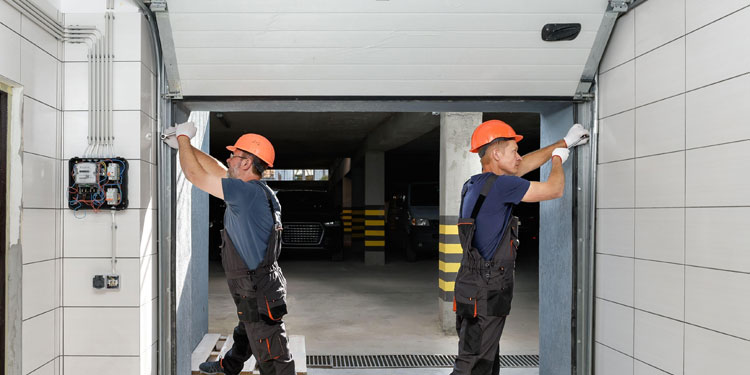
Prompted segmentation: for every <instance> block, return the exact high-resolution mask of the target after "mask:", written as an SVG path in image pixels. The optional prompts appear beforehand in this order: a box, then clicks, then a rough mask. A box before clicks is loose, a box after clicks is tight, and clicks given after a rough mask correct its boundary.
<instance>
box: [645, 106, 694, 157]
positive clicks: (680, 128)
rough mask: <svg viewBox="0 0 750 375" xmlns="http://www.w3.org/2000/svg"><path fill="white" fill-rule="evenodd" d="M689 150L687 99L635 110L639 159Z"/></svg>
mask: <svg viewBox="0 0 750 375" xmlns="http://www.w3.org/2000/svg"><path fill="white" fill-rule="evenodd" d="M684 148H685V95H678V96H675V97H672V98H669V99H665V100H660V101H658V102H654V103H652V104H649V105H646V106H643V107H638V108H636V110H635V156H636V157H641V156H647V155H653V154H661V153H666V152H674V151H680V150H683V149H684Z"/></svg>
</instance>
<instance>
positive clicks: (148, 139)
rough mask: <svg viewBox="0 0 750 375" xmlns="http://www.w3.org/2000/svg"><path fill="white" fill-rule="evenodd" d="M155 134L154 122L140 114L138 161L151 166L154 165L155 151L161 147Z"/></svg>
mask: <svg viewBox="0 0 750 375" xmlns="http://www.w3.org/2000/svg"><path fill="white" fill-rule="evenodd" d="M158 136H159V135H158V134H156V120H154V119H152V118H151V117H149V116H148V115H146V114H145V113H143V112H141V137H140V139H139V143H140V145H141V154H140V159H141V160H144V161H147V162H149V163H151V164H156V150H157V148H158V147H159V146H161V141H160V139H159V138H158Z"/></svg>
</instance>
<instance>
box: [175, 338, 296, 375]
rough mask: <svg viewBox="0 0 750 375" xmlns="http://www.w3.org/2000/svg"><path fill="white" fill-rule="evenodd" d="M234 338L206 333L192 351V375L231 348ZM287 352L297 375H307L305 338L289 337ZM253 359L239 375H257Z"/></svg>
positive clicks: (198, 372)
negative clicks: (201, 366)
mask: <svg viewBox="0 0 750 375" xmlns="http://www.w3.org/2000/svg"><path fill="white" fill-rule="evenodd" d="M233 343H234V338H233V337H232V335H231V334H230V335H226V336H224V335H220V334H218V333H207V334H205V335H204V336H203V339H202V340H201V342H200V343H199V344H198V346H196V347H195V350H193V354H192V357H191V361H190V362H191V363H190V368H191V371H192V373H193V374H194V375H198V374H200V373H201V372H200V370H198V366H199V365H200V364H201V363H203V362H205V361H216V360H217V358H220V357H223V356H224V354H225V353H226V352H227V351H229V349H231V348H232V344H233ZM289 350H290V351H291V352H292V358H294V366H295V370H296V372H297V375H307V352H306V349H305V336H300V335H290V336H289ZM256 365H257V364H256V361H255V357H251V358H250V359H249V360H248V361H247V362H245V367H244V368H243V369H242V372H240V375H252V374H259V372H258V369H257V366H256Z"/></svg>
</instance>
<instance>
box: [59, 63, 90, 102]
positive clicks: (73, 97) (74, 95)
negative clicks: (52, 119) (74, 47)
mask: <svg viewBox="0 0 750 375" xmlns="http://www.w3.org/2000/svg"><path fill="white" fill-rule="evenodd" d="M63 74H64V75H65V85H64V87H63V109H64V110H66V111H86V110H88V109H89V97H88V95H89V91H88V90H89V89H88V87H89V67H88V65H87V63H83V62H66V63H63Z"/></svg>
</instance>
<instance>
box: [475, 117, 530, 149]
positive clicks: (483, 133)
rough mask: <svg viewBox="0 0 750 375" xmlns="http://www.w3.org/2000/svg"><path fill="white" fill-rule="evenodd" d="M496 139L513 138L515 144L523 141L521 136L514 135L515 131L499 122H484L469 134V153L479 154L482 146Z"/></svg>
mask: <svg viewBox="0 0 750 375" xmlns="http://www.w3.org/2000/svg"><path fill="white" fill-rule="evenodd" d="M497 138H513V139H515V140H516V142H519V141H521V140H522V139H523V136H522V135H518V134H516V131H515V130H513V128H511V127H510V125H508V124H506V123H504V122H502V121H500V120H489V121H485V122H483V123H481V124H479V126H477V128H476V129H474V133H472V134H471V150H470V151H471V152H479V149H480V148H482V146H484V145H486V144H488V143H490V142H492V141H494V140H495V139H497Z"/></svg>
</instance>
